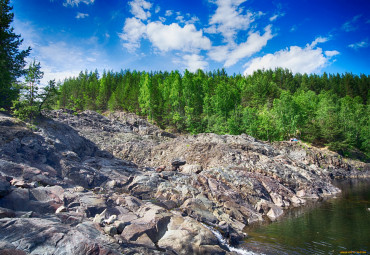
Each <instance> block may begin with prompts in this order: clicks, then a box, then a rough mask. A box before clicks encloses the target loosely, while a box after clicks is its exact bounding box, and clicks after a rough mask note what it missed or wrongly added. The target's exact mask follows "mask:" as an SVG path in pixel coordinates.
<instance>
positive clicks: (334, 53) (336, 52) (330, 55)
mask: <svg viewBox="0 0 370 255" xmlns="http://www.w3.org/2000/svg"><path fill="white" fill-rule="evenodd" d="M339 54H340V52H339V51H337V50H327V51H325V55H326V56H327V57H329V58H331V57H334V56H336V55H339Z"/></svg>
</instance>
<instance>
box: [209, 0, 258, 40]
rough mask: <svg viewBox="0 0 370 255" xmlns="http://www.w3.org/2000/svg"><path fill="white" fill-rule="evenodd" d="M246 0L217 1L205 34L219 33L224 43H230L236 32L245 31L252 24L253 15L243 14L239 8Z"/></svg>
mask: <svg viewBox="0 0 370 255" xmlns="http://www.w3.org/2000/svg"><path fill="white" fill-rule="evenodd" d="M245 1H246V0H217V1H216V2H215V3H216V5H217V9H216V12H215V14H214V15H213V16H212V17H211V19H210V21H209V24H210V25H211V26H210V27H209V28H208V29H207V30H206V32H208V33H221V34H222V36H223V37H224V40H225V41H226V42H229V43H232V42H234V40H235V36H236V34H237V32H238V31H240V30H245V29H247V28H248V27H249V25H250V23H251V22H253V20H254V19H253V14H252V13H250V12H247V13H246V14H243V8H241V7H240V5H241V4H242V3H244V2H245Z"/></svg>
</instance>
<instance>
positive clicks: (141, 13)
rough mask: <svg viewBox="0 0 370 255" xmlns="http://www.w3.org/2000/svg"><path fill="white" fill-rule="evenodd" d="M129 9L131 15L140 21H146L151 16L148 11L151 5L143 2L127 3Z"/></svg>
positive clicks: (140, 0)
mask: <svg viewBox="0 0 370 255" xmlns="http://www.w3.org/2000/svg"><path fill="white" fill-rule="evenodd" d="M129 5H130V7H131V13H132V14H133V15H134V16H135V17H136V18H139V19H141V20H147V19H148V18H150V16H151V14H150V12H149V10H150V9H151V8H152V4H151V3H150V2H147V1H145V0H133V1H131V2H129Z"/></svg>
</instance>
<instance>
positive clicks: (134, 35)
mask: <svg viewBox="0 0 370 255" xmlns="http://www.w3.org/2000/svg"><path fill="white" fill-rule="evenodd" d="M145 32H146V26H145V24H144V23H143V22H141V20H139V19H137V18H128V19H126V21H125V25H124V27H123V33H122V34H120V35H119V36H120V38H121V39H122V40H123V41H124V43H123V46H124V47H125V48H126V49H127V50H128V51H129V52H134V51H135V50H136V49H137V48H139V47H140V40H141V38H142V37H143V36H144V34H145Z"/></svg>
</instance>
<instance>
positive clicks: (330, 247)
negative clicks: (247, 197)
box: [239, 180, 370, 255]
mask: <svg viewBox="0 0 370 255" xmlns="http://www.w3.org/2000/svg"><path fill="white" fill-rule="evenodd" d="M335 185H336V186H337V187H339V188H340V189H341V190H342V193H341V194H340V195H338V196H337V197H336V198H331V199H326V200H324V201H316V202H309V203H308V204H307V206H303V207H301V208H294V209H292V210H289V211H287V212H286V215H285V216H284V217H283V218H282V219H280V220H278V221H276V222H272V223H268V222H266V223H264V224H258V225H257V224H256V225H254V226H249V227H248V228H246V232H247V233H248V235H249V236H248V238H246V240H245V242H244V243H243V244H242V245H241V246H240V247H239V248H242V249H243V250H248V251H251V252H254V253H257V254H266V255H270V254H274V255H275V254H289V255H290V254H370V180H351V181H344V182H337V183H335Z"/></svg>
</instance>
